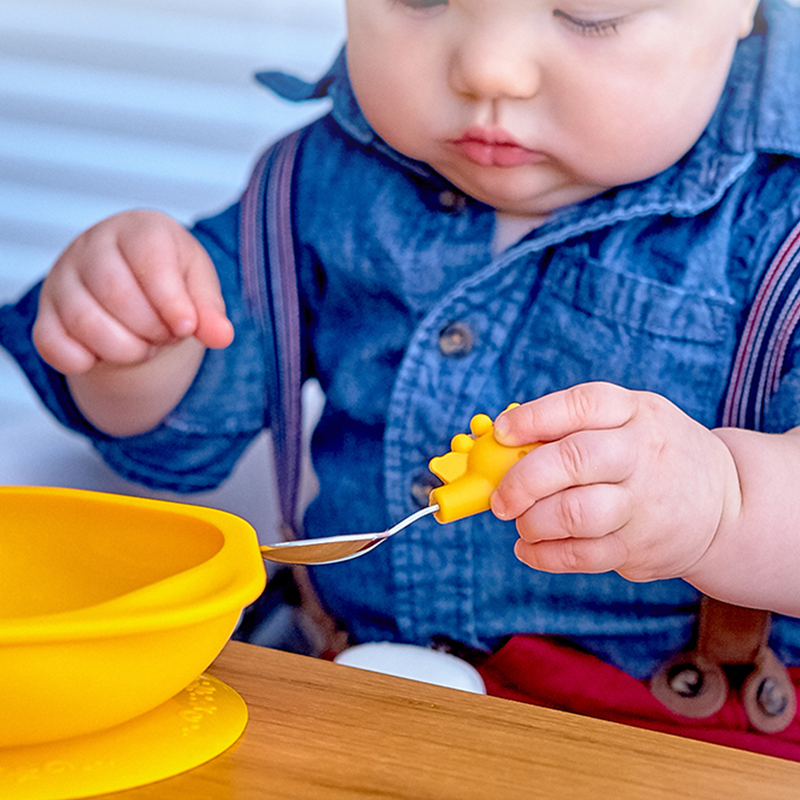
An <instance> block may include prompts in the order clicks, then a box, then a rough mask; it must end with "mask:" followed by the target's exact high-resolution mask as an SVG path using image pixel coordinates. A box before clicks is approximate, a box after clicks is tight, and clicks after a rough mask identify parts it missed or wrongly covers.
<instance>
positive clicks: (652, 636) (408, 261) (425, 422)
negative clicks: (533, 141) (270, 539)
mask: <svg viewBox="0 0 800 800" xmlns="http://www.w3.org/2000/svg"><path fill="white" fill-rule="evenodd" d="M762 5H763V7H762V10H761V12H760V13H761V20H760V24H759V26H757V28H756V31H755V32H754V33H753V35H751V36H750V37H748V38H747V39H746V40H744V41H743V42H741V43H740V45H739V47H738V50H737V53H736V56H735V61H734V64H733V68H732V71H731V75H730V78H729V81H728V85H727V87H726V89H725V92H724V94H723V96H722V98H721V100H720V103H719V107H718V109H717V110H716V112H715V115H714V117H713V119H712V121H711V123H710V124H709V126H708V129H707V130H706V131H705V133H704V134H703V135H702V137H701V138H700V140H699V141H698V142H697V143H696V145H695V146H694V148H693V149H692V150H691V151H690V152H689V153H688V154H687V155H686V156H685V157H684V158H682V159H681V161H680V162H678V163H677V164H675V165H674V166H672V167H670V168H668V169H667V170H665V171H664V172H662V173H660V174H658V175H656V176H655V177H653V178H651V179H649V180H646V181H643V182H640V183H636V184H632V185H626V186H621V187H618V188H616V189H613V190H611V191H608V192H605V193H604V194H601V195H599V196H597V197H594V198H591V199H589V200H586V201H583V202H581V203H578V204H575V205H571V206H567V207H565V208H562V209H560V210H558V211H556V212H555V213H553V215H552V216H551V217H550V218H549V219H548V220H547V222H546V223H545V224H543V225H542V226H540V227H539V228H537V229H535V230H534V231H532V232H531V233H530V234H528V235H527V236H525V237H524V238H523V239H522V240H520V241H518V242H517V243H515V244H514V245H513V246H511V247H509V248H508V249H506V250H505V251H504V252H502V253H499V254H494V253H493V252H492V238H493V232H494V225H495V217H494V213H493V210H492V209H491V208H489V207H487V206H485V205H483V204H481V203H479V202H478V201H475V200H474V199H472V198H470V197H466V196H464V195H463V194H462V193H461V192H460V191H459V190H458V189H456V188H455V187H453V186H451V185H450V184H448V183H447V182H446V181H445V180H444V179H443V178H442V177H441V176H439V175H437V174H436V173H433V172H432V171H431V170H430V168H428V167H427V166H426V165H424V164H421V163H418V162H414V161H411V160H409V159H407V158H405V157H404V156H402V155H401V154H399V153H397V152H396V151H394V150H392V148H390V147H389V146H388V145H387V144H386V143H385V142H383V141H382V140H381V139H380V138H379V137H378V136H377V135H376V134H375V133H374V131H373V130H372V129H371V127H370V126H369V124H368V123H367V121H366V120H365V118H364V117H363V115H362V114H361V112H360V110H359V108H358V104H357V102H356V100H355V98H354V96H353V94H352V90H351V87H350V83H349V80H348V77H347V71H346V63H345V59H344V55H341V56H340V57H339V59H338V60H337V61H336V63H335V64H334V66H333V68H332V69H331V71H330V72H329V73H328V74H327V75H326V76H325V77H324V78H323V79H322V80H320V81H319V82H318V83H316V84H307V83H304V82H302V81H299V80H298V79H296V78H292V77H290V76H287V75H283V74H280V73H262V74H261V75H260V76H259V79H260V80H261V81H262V82H263V83H265V84H266V85H268V86H270V87H271V88H272V89H273V90H275V91H277V92H279V93H280V94H282V95H283V96H284V97H288V98H290V99H294V100H303V99H309V98H314V97H322V96H328V97H330V98H331V99H332V103H333V105H332V110H331V112H330V113H329V114H328V115H326V116H325V117H323V118H322V119H320V120H318V121H316V122H314V123H312V124H311V125H310V126H308V128H307V129H306V130H305V131H304V134H303V138H302V141H301V149H300V153H299V159H298V164H297V167H296V173H295V200H294V208H293V214H294V223H295V242H296V250H297V257H298V272H299V282H300V293H301V301H302V305H303V317H304V326H303V332H302V335H303V343H304V353H305V362H304V364H305V370H306V375H307V376H308V377H315V378H317V379H318V380H319V382H320V384H321V386H322V388H323V390H324V392H325V396H326V403H325V407H324V411H323V414H322V418H321V420H320V422H319V424H318V426H317V428H316V430H315V433H314V436H313V441H312V454H313V459H314V467H315V470H316V473H317V476H318V478H319V483H320V492H319V495H318V497H317V498H316V500H315V501H314V502H313V503H312V504H311V506H310V507H309V509H308V511H307V513H306V517H305V522H304V525H305V532H306V535H308V536H320V535H326V534H337V533H344V532H352V531H367V530H379V529H382V528H385V527H387V526H388V525H390V524H391V523H393V522H396V521H398V520H400V519H401V518H403V517H404V516H406V515H407V514H409V513H410V512H412V511H413V510H415V508H416V503H418V502H419V498H420V497H424V492H425V489H426V487H428V486H429V485H430V473H429V472H428V470H427V462H428V461H429V459H430V458H431V457H433V456H435V455H439V454H442V453H444V452H446V451H447V450H448V449H449V441H450V439H451V437H452V436H453V435H454V434H455V433H457V432H459V431H464V430H467V428H468V423H469V420H470V417H471V416H472V415H473V414H475V413H478V412H485V413H487V414H490V415H492V416H494V415H496V414H498V413H499V412H500V411H501V410H502V409H503V408H504V407H505V406H506V405H507V404H508V403H509V402H511V401H525V400H529V399H532V398H536V397H539V396H541V395H543V394H545V393H547V392H552V391H554V390H558V389H562V388H565V387H568V386H571V385H574V384H576V383H580V382H583V381H593V380H604V381H612V382H614V383H617V384H620V385H622V386H625V387H628V388H630V389H641V390H649V391H653V392H658V393H660V394H662V395H664V396H665V397H667V398H669V399H670V400H671V401H673V402H674V403H675V404H677V405H678V406H679V407H680V408H681V409H683V410H684V411H685V412H686V413H688V414H689V415H691V416H692V417H693V418H694V419H696V420H698V421H699V422H700V423H702V424H703V425H706V426H714V425H716V424H719V421H720V414H721V406H722V403H723V399H724V396H725V391H726V384H727V381H728V377H729V373H730V370H731V362H732V358H733V354H734V352H735V349H736V345H737V341H738V338H739V336H740V334H741V330H742V326H743V323H744V319H745V316H746V314H747V311H748V308H749V306H750V304H751V302H752V298H753V295H754V293H755V291H756V289H757V285H758V281H759V279H760V277H761V275H762V274H763V272H764V271H765V269H766V268H767V266H768V264H769V262H770V260H771V259H772V258H773V256H774V255H775V253H776V251H777V250H778V248H779V246H780V244H781V242H782V241H783V240H784V238H785V237H786V236H787V234H788V233H789V231H790V230H791V229H792V228H793V226H794V225H795V224H796V222H797V221H798V220H800V160H799V159H800V54H799V53H798V51H797V46H796V43H797V42H798V41H800V9H796V8H791V7H790V6H789V5H787V4H786V3H785V2H784V1H783V0H765V2H764V3H763V4H762ZM238 213H239V208H238V205H233V206H232V207H231V208H230V209H228V210H227V211H225V212H224V213H222V214H221V215H219V216H217V217H215V218H212V219H207V220H203V221H201V222H198V223H197V225H196V226H195V227H194V229H193V230H194V233H195V235H196V236H197V237H198V238H199V239H200V241H201V242H202V243H203V244H204V245H205V247H206V248H207V250H208V251H209V253H210V254H211V256H212V258H213V259H214V262H215V264H216V266H217V269H218V271H219V274H220V280H221V283H222V287H223V291H224V294H225V299H226V303H227V307H228V312H229V315H230V317H231V320H232V322H233V323H234V326H235V328H236V338H235V341H234V343H233V344H232V345H231V346H230V347H229V348H227V349H226V350H222V351H209V352H208V353H207V355H206V358H205V360H204V362H203V365H202V367H201V370H200V372H199V374H198V377H197V379H196V381H195V383H194V384H193V386H192V387H191V388H190V390H189V392H188V393H187V395H186V396H185V397H184V399H183V400H182V401H181V403H180V404H179V405H178V407H177V408H176V409H175V410H174V412H173V413H171V414H170V415H169V417H168V418H167V419H166V420H165V421H164V423H163V424H162V425H161V426H160V427H159V428H157V429H156V430H155V431H153V432H151V433H148V434H145V435H142V436H135V437H129V438H126V439H113V438H110V437H107V436H104V435H102V434H99V433H98V432H97V431H95V430H93V429H92V428H91V426H89V425H88V424H87V423H86V422H85V421H84V420H83V419H82V418H81V416H80V414H79V412H78V411H77V409H76V408H75V407H74V405H73V404H72V401H71V399H70V398H69V394H68V392H67V391H66V388H65V385H64V381H63V378H62V377H61V376H59V375H57V374H56V373H54V372H53V371H52V370H50V369H49V368H48V367H46V365H44V364H43V363H42V362H41V360H40V359H38V356H37V355H36V353H35V351H34V349H33V347H32V345H31V343H30V333H29V329H30V325H31V322H32V319H33V316H34V314H35V307H36V291H37V290H36V289H34V290H33V291H32V292H31V293H30V294H29V295H28V296H27V297H25V298H23V300H22V301H21V302H20V303H19V304H18V305H17V306H16V307H12V308H6V309H4V314H3V315H2V317H0V339H2V341H3V343H4V344H5V345H6V347H8V349H9V350H10V351H11V352H12V353H14V355H15V356H16V357H17V359H18V360H19V362H20V363H21V364H22V366H23V368H24V369H25V370H26V372H27V373H28V375H29V377H30V379H31V381H32V383H33V384H34V385H35V386H36V388H37V389H38V391H39V392H40V394H41V395H42V397H43V398H44V400H45V402H46V403H47V404H48V405H49V406H50V408H51V409H52V410H53V411H54V413H55V414H56V415H57V416H58V417H59V418H60V419H61V420H62V421H63V422H65V423H66V424H68V425H70V426H71V427H73V428H75V429H77V430H81V431H83V432H84V433H86V434H87V435H88V436H90V437H91V438H92V439H93V440H94V442H95V445H96V446H97V448H98V449H99V450H100V452H101V453H102V454H103V455H104V457H105V458H106V459H107V460H108V461H109V463H110V464H111V465H112V466H114V467H115V468H116V469H117V470H119V471H120V472H121V473H123V474H124V475H126V476H128V477H130V478H133V479H135V480H139V481H142V482H144V483H147V484H150V485H154V486H161V487H165V488H172V489H177V490H180V491H197V490H201V489H207V488H210V487H212V486H214V485H216V484H218V483H219V482H220V481H222V480H224V478H225V477H226V476H227V474H228V473H229V472H230V470H231V469H232V467H233V465H234V463H235V462H236V460H237V459H238V457H239V456H240V455H241V453H242V451H243V450H244V448H245V447H247V445H248V444H249V443H250V442H251V441H252V439H253V438H254V437H255V436H256V435H257V434H258V432H259V431H260V430H261V429H262V428H263V427H264V425H265V424H268V422H269V415H270V410H269V409H268V408H265V407H264V402H265V401H264V396H265V394H264V386H265V382H267V381H269V380H270V376H269V375H267V374H265V368H264V364H263V359H262V358H261V357H260V356H259V349H260V344H259V334H258V327H257V325H256V323H255V321H254V320H253V319H252V317H251V315H250V314H249V312H248V309H247V307H246V305H245V302H244V300H243V297H242V287H241V281H240V274H239V263H238V238H237V225H238ZM798 424H800V359H799V358H798V346H797V342H795V343H793V345H792V346H791V347H790V348H789V350H788V355H787V361H786V369H785V374H784V376H783V379H782V381H781V384H780V388H779V390H778V391H777V393H776V394H775V395H774V397H773V400H772V402H771V403H770V405H769V408H768V410H767V415H766V429H767V430H770V431H775V432H779V431H784V430H787V429H788V428H791V427H793V426H795V425H798ZM415 498H416V499H415ZM423 502H424V501H423ZM515 540H516V532H515V528H514V525H513V524H512V523H504V522H501V521H499V520H497V519H496V518H495V517H494V516H493V515H491V514H490V513H484V514H480V515H477V516H475V517H471V518H468V519H465V520H462V521H459V522H454V523H450V524H447V525H439V524H438V523H436V522H435V521H434V520H432V519H430V518H427V519H425V520H422V521H420V522H418V523H416V524H415V525H413V526H411V527H410V528H409V529H408V530H407V531H406V532H404V534H403V535H402V536H399V537H396V538H395V539H393V540H392V542H391V543H389V544H386V545H384V546H383V547H381V548H378V549H377V550H376V551H375V552H374V553H373V554H371V555H370V556H368V557H366V558H363V559H357V560H354V561H350V562H346V563H343V564H338V565H331V566H325V567H320V568H317V569H316V570H315V571H314V573H313V578H314V580H315V582H316V584H317V587H318V590H319V593H320V595H321V598H322V600H323V601H324V603H325V604H326V605H327V606H328V608H329V609H330V610H331V611H332V612H333V613H334V614H335V615H337V616H338V617H339V618H340V619H341V620H343V621H344V623H345V624H346V625H347V627H348V628H349V629H350V631H351V633H352V634H353V638H354V639H356V640H360V641H370V640H396V641H405V642H415V643H420V644H427V643H428V642H429V641H430V640H431V638H432V637H434V636H436V635H439V634H444V635H447V636H449V637H451V638H454V639H456V640H459V641H461V642H463V643H465V644H468V645H472V646H477V647H484V648H491V647H493V646H494V645H495V644H496V643H497V642H498V641H500V640H501V639H502V638H503V637H504V636H507V635H509V634H511V633H518V632H530V633H547V634H558V635H563V636H566V637H569V638H570V639H571V640H573V641H575V642H577V643H579V644H581V645H582V646H584V647H587V648H589V649H590V650H591V651H593V652H595V653H596V654H598V655H599V656H600V657H602V658H604V659H605V660H607V661H609V662H611V663H614V664H616V665H618V666H620V667H622V668H623V669H625V670H627V671H628V672H629V673H631V674H633V675H635V676H639V677H644V676H647V675H649V674H650V673H651V672H652V670H653V669H654V668H655V666H656V665H657V664H658V663H659V662H660V661H661V660H662V659H663V658H665V657H666V656H667V655H669V654H670V653H672V652H673V651H674V650H676V649H678V648H680V647H681V646H682V645H683V644H684V643H685V642H686V640H687V639H688V638H689V636H690V634H691V629H692V624H693V622H694V618H695V617H694V615H695V611H696V606H697V601H698V593H697V591H696V590H695V589H694V588H692V587H691V586H689V585H688V584H686V583H685V582H683V581H681V580H677V579H674V580H666V581H653V582H649V583H632V582H629V581H626V580H624V579H623V578H622V577H620V576H619V575H617V574H616V573H606V574H601V575H551V574H546V573H542V572H537V571H534V570H532V569H530V568H528V567H526V566H524V565H523V564H521V563H520V562H518V561H517V559H516V558H515V556H514V554H513V545H514V542H515ZM772 638H773V646H775V648H776V649H777V650H778V652H779V655H781V656H782V657H783V658H784V659H785V660H787V661H789V662H791V663H795V664H800V621H797V620H793V619H788V618H783V617H776V618H775V622H774V626H773V636H772Z"/></svg>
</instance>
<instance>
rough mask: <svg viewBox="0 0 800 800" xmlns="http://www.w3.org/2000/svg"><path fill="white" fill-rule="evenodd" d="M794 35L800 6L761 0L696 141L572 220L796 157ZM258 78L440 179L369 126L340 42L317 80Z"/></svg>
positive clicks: (676, 209)
mask: <svg viewBox="0 0 800 800" xmlns="http://www.w3.org/2000/svg"><path fill="white" fill-rule="evenodd" d="M798 41H800V10H798V9H797V8H792V7H791V6H790V5H789V3H788V2H787V0H762V3H761V7H760V9H759V20H758V24H757V25H756V29H755V31H754V33H753V34H752V35H751V36H749V37H747V38H746V39H745V40H743V41H742V42H740V43H739V45H738V47H737V51H736V55H735V57H734V62H733V66H732V69H731V73H730V76H729V78H728V82H727V84H726V87H725V90H724V92H723V95H722V97H721V98H720V102H719V105H718V107H717V109H716V112H715V113H714V116H713V117H712V119H711V121H710V123H709V125H708V127H707V128H706V130H705V132H704V133H703V135H702V136H701V137H700V139H699V140H698V141H697V143H696V144H695V145H694V147H693V148H692V149H691V150H690V151H689V152H688V153H687V154H686V155H685V156H684V157H683V158H682V159H681V160H680V161H679V162H678V163H677V164H675V165H673V166H671V167H668V168H667V169H666V170H664V171H663V172H661V173H659V174H658V175H655V176H654V177H652V178H650V179H648V180H646V181H642V182H640V183H636V184H630V185H627V186H621V187H617V188H616V189H612V190H610V191H609V192H606V193H604V194H603V195H600V196H599V198H593V200H592V201H591V202H592V208H591V213H590V214H589V216H590V217H592V218H593V220H592V224H589V220H587V219H586V218H585V217H584V224H582V225H578V227H579V228H583V229H589V228H596V227H597V224H598V222H599V221H600V219H602V220H603V221H604V222H603V224H607V223H610V222H614V221H619V220H623V219H629V218H632V217H635V216H640V215H642V214H665V213H669V214H676V215H678V216H694V215H696V214H699V213H702V212H703V211H706V210H708V209H709V208H711V207H712V206H713V205H715V204H716V203H717V202H718V201H719V200H720V198H721V197H722V195H723V194H724V193H725V191H727V189H728V188H729V187H730V186H731V184H732V183H733V182H734V181H735V180H736V179H737V178H738V177H739V176H740V175H741V174H742V173H743V172H745V171H746V170H747V169H748V168H749V167H750V166H751V164H752V163H753V161H754V160H755V158H756V156H757V155H758V153H759V152H765V153H775V154H782V155H789V156H793V157H798V158H800V70H798V68H797V67H798V58H797V55H796V51H797V42H798ZM256 80H258V81H259V82H260V83H261V84H263V85H264V86H266V87H268V88H269V89H271V90H272V91H273V92H275V93H276V94H278V95H279V96H281V97H283V98H284V99H287V100H290V101H295V102H302V101H305V100H314V99H321V98H325V97H327V98H329V99H330V100H331V101H332V111H331V113H332V115H333V118H334V119H335V120H336V121H337V122H338V124H339V125H340V126H341V127H342V129H343V130H344V131H345V132H346V133H347V134H349V135H350V136H351V137H352V138H353V139H355V140H356V141H358V142H360V143H361V144H362V145H364V146H365V147H374V148H376V149H377V150H379V151H381V152H382V153H384V154H385V155H388V156H389V157H390V158H392V159H393V160H395V161H396V162H398V163H400V164H402V165H403V166H404V167H406V168H407V169H410V170H412V171H413V172H415V173H416V174H418V175H423V176H425V177H428V178H431V179H433V180H437V181H438V180H439V179H440V177H439V176H437V175H436V174H435V173H434V172H433V171H432V170H430V168H428V167H427V166H426V165H424V164H422V163H420V162H417V161H413V160H411V159H409V158H407V157H405V156H403V155H402V154H401V153H398V152H397V151H396V150H394V149H393V148H391V147H390V146H389V145H387V144H386V142H384V141H383V140H382V139H381V138H380V137H379V136H378V135H377V134H376V133H375V131H374V130H373V129H372V127H371V126H370V124H369V123H368V122H367V120H366V118H365V117H364V115H363V114H362V113H361V109H360V108H359V105H358V101H357V100H356V98H355V95H354V94H353V89H352V86H351V84H350V79H349V76H348V73H347V59H346V50H345V48H342V50H341V51H340V53H339V55H338V56H337V58H336V60H335V61H334V63H333V65H332V66H331V68H330V69H329V70H328V72H327V73H326V74H325V75H323V77H322V78H320V80H318V81H317V82H316V83H309V82H306V81H303V80H301V79H299V78H297V77H294V76H292V75H287V74H285V73H282V72H260V73H258V74H257V75H256ZM598 200H599V203H598V202H597V201H598ZM604 201H605V202H604ZM587 202H590V201H585V202H584V203H578V204H576V205H575V206H569V207H567V208H565V209H561V210H560V211H559V212H557V213H556V214H554V221H555V219H557V220H558V222H559V223H561V224H560V225H559V227H562V226H563V224H564V223H569V221H570V218H571V217H575V222H576V223H577V219H578V217H579V216H580V215H585V214H586V212H587V211H588V210H589V209H588V208H587V207H586V203H587ZM576 232H577V231H576Z"/></svg>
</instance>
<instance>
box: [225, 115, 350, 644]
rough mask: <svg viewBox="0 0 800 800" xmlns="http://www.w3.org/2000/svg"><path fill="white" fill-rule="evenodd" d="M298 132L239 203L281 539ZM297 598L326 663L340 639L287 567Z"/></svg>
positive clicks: (289, 526)
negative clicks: (262, 362)
mask: <svg viewBox="0 0 800 800" xmlns="http://www.w3.org/2000/svg"><path fill="white" fill-rule="evenodd" d="M301 136H302V132H300V131H297V132H295V133H292V134H290V135H289V136H287V137H286V138H284V139H281V140H280V141H279V142H278V143H277V144H275V145H274V146H273V147H272V148H270V149H269V150H268V151H267V152H266V153H264V154H263V155H262V156H261V158H260V159H259V160H258V163H257V164H256V166H255V169H254V170H253V173H252V175H251V177H250V181H249V183H248V186H247V188H246V189H245V192H244V194H243V196H242V199H241V204H240V220H239V238H240V242H239V247H240V250H239V252H240V260H241V270H242V283H243V289H244V295H245V299H246V301H247V303H248V305H249V308H250V310H251V313H252V314H253V316H254V318H255V319H256V321H257V324H258V326H259V329H260V333H261V338H262V341H263V344H264V358H265V366H266V370H267V380H266V388H265V391H266V395H267V396H266V398H265V400H266V413H267V414H268V416H269V419H268V422H269V428H270V431H271V433H272V448H273V454H274V462H275V475H276V482H277V488H278V501H279V506H280V515H281V535H282V537H283V538H284V539H292V538H295V537H296V535H297V530H298V528H299V522H298V520H297V502H298V494H299V486H300V470H301V465H302V452H303V451H302V382H303V368H302V357H303V356H302V349H301V341H300V301H299V295H298V289H297V265H296V259H295V249H294V235H293V230H292V182H293V175H294V165H295V156H296V155H297V151H298V146H299V143H300V139H301ZM292 572H293V577H294V583H295V585H296V586H297V589H298V591H299V594H300V602H301V608H302V612H303V621H304V624H303V627H304V629H305V630H304V633H305V634H306V636H307V637H308V638H309V640H310V641H311V643H312V645H313V647H314V649H315V652H316V654H317V655H320V656H325V657H333V656H334V655H335V654H336V653H338V652H340V651H341V650H343V649H344V648H345V647H346V646H347V633H346V632H345V631H344V630H343V629H342V628H341V627H340V626H339V625H338V623H337V622H336V621H335V620H334V619H333V617H331V616H330V615H329V614H328V612H327V611H326V610H325V608H324V607H323V606H322V603H321V602H320V600H319V598H318V597H317V593H316V591H315V589H314V586H313V584H312V582H311V578H310V577H309V574H308V571H307V570H306V569H305V568H304V567H299V566H296V567H293V568H292Z"/></svg>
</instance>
